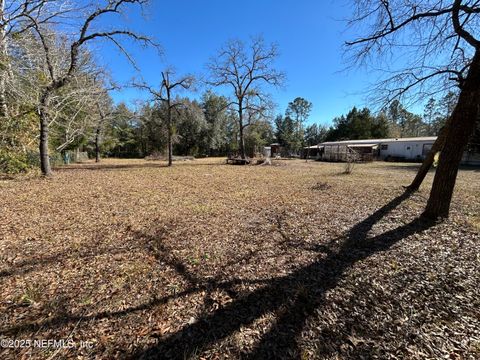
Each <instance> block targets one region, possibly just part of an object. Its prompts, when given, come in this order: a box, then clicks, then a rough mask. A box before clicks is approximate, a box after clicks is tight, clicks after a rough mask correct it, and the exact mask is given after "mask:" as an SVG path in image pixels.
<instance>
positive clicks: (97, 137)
mask: <svg viewBox="0 0 480 360" xmlns="http://www.w3.org/2000/svg"><path fill="white" fill-rule="evenodd" d="M95 162H97V163H98V162H100V128H99V127H98V128H97V130H96V132H95Z"/></svg>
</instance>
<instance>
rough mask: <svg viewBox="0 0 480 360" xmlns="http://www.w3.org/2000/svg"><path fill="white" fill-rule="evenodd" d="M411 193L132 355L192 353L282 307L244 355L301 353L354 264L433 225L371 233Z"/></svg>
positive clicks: (414, 224)
mask: <svg viewBox="0 0 480 360" xmlns="http://www.w3.org/2000/svg"><path fill="white" fill-rule="evenodd" d="M408 197H409V194H407V193H405V194H403V195H401V196H398V197H396V198H395V199H393V200H392V201H391V202H390V203H388V204H387V205H385V206H384V207H382V208H381V209H379V210H377V211H376V212H375V213H374V214H372V215H371V216H369V217H368V218H367V219H365V220H363V221H362V222H360V223H358V224H357V225H355V226H354V227H353V228H351V229H350V231H349V232H348V234H347V235H346V236H344V237H342V238H336V239H332V240H331V241H330V242H329V243H327V244H326V245H319V246H318V247H317V249H316V250H317V251H318V252H319V255H321V256H320V259H319V260H317V261H315V262H313V263H312V264H310V265H307V266H304V267H302V268H300V269H298V270H295V271H293V272H292V273H290V274H288V275H286V276H281V277H277V278H273V279H270V280H269V281H268V282H267V283H266V284H265V286H263V287H261V288H259V289H257V290H254V291H253V292H251V293H248V294H246V295H243V296H240V297H238V298H236V299H235V300H234V301H233V302H231V303H229V304H228V305H226V306H225V307H223V308H220V309H218V310H217V311H215V312H213V313H206V314H203V315H202V316H201V317H200V318H199V319H198V320H197V321H196V322H195V323H193V324H187V325H185V326H184V327H183V328H182V329H181V330H179V331H178V332H177V333H174V334H170V335H168V336H166V337H163V338H161V339H159V341H158V343H157V344H156V345H155V346H151V347H150V348H147V349H143V350H140V351H137V352H135V353H133V354H131V358H132V359H139V358H143V359H149V358H169V359H184V358H190V357H192V356H194V355H195V354H198V353H201V352H202V351H204V350H206V349H207V348H209V347H210V346H212V345H214V344H216V343H217V342H219V341H221V340H223V339H225V338H227V337H229V336H230V335H232V334H233V333H235V332H236V331H237V330H239V329H240V328H242V327H243V326H248V325H251V324H252V323H253V322H255V321H256V320H257V319H259V318H261V317H262V316H263V315H266V314H268V313H271V312H274V313H276V321H275V323H274V324H273V326H272V327H271V328H270V329H269V330H268V331H267V332H266V333H265V334H264V335H263V336H262V337H261V339H260V341H258V342H257V344H256V345H255V346H254V347H253V349H251V351H249V352H248V353H244V354H242V355H243V357H244V358H249V359H250V358H251V359H258V358H265V359H270V358H282V357H284V358H285V357H287V358H292V357H293V358H298V357H300V356H301V353H300V349H299V346H298V338H299V336H300V333H301V331H302V329H303V327H304V325H305V322H306V320H307V319H308V318H309V317H310V316H312V315H313V314H314V312H315V311H316V310H317V309H318V308H320V307H321V306H322V303H323V302H324V296H325V294H326V292H327V291H328V290H330V289H333V288H335V287H336V285H337V284H338V282H339V281H340V280H341V279H342V277H343V276H344V274H345V273H346V272H347V271H348V269H350V268H351V267H352V266H353V265H354V264H355V263H357V262H358V261H361V260H364V259H366V258H368V257H369V256H371V255H373V254H375V253H377V252H381V251H386V250H388V249H389V248H390V247H391V246H392V245H394V244H395V243H397V242H398V241H400V240H401V239H404V238H406V237H408V236H410V235H412V234H415V233H419V232H422V231H424V230H426V229H428V228H429V227H430V226H432V225H433V223H431V222H426V221H424V220H421V219H416V220H414V221H412V222H411V223H409V224H406V225H403V226H401V227H398V228H396V229H394V230H390V231H387V232H385V233H383V234H381V235H377V236H373V237H369V232H370V230H371V229H372V227H373V226H374V225H375V224H376V223H377V222H378V221H380V220H381V219H382V218H383V217H384V216H385V215H387V214H388V213H389V212H391V211H392V210H393V209H394V208H396V207H397V206H399V205H400V204H401V203H402V202H403V201H404V200H406V199H407V198H408ZM179 270H181V269H179ZM194 282H195V281H194Z"/></svg>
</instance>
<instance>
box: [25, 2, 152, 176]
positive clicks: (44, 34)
mask: <svg viewBox="0 0 480 360" xmlns="http://www.w3.org/2000/svg"><path fill="white" fill-rule="evenodd" d="M143 3H145V1H144V0H103V1H95V2H91V3H88V4H86V5H85V4H82V6H81V8H82V9H86V10H85V13H86V15H85V17H81V18H80V20H78V19H75V20H76V21H74V22H75V24H74V25H73V27H74V30H75V35H73V36H69V35H65V36H63V41H64V42H65V43H68V46H65V47H66V48H67V49H68V50H67V54H65V55H66V56H61V57H60V58H58V57H56V56H55V55H56V54H55V53H54V51H53V49H54V44H55V42H56V41H57V40H56V39H57V37H56V36H55V35H53V36H52V32H51V31H50V30H49V29H48V28H47V27H44V26H43V23H41V22H39V21H38V20H37V18H35V17H34V16H31V15H28V16H27V18H28V20H29V21H30V22H31V24H32V28H33V30H34V32H35V34H36V36H37V37H38V39H39V41H40V43H41V46H42V50H43V56H44V59H45V64H46V68H47V70H48V78H47V81H46V84H45V85H44V86H43V88H42V90H41V94H40V98H39V103H38V113H39V117H40V146H39V148H40V163H41V170H42V174H43V175H45V176H49V175H51V174H52V170H51V166H50V158H49V149H48V144H49V125H50V116H51V114H50V105H51V100H52V96H53V94H54V93H55V92H56V91H58V90H60V89H62V88H63V87H64V86H66V85H68V84H69V83H70V82H71V81H72V80H73V79H74V77H75V75H76V73H77V71H78V69H79V66H80V65H81V63H80V60H81V56H82V52H83V50H84V49H85V46H86V44H88V43H90V42H92V41H94V40H98V39H106V40H109V41H111V42H112V43H113V44H114V45H116V46H117V47H118V48H119V49H120V51H122V52H123V53H126V51H125V47H124V46H122V45H121V43H120V42H119V41H120V39H119V37H127V38H129V39H133V40H135V41H140V42H142V43H143V44H145V45H146V44H151V41H150V39H148V38H147V37H145V36H141V35H138V34H136V33H134V32H131V31H129V30H124V29H115V28H113V29H109V30H105V31H100V30H99V27H98V26H99V23H100V21H101V19H103V18H104V17H106V16H108V15H119V14H122V11H123V10H124V7H125V6H132V5H142V4H143ZM79 13H80V14H81V13H84V12H80V11H79ZM65 26H66V25H65ZM92 28H96V30H92ZM65 31H66V30H65ZM127 57H128V59H131V57H130V56H128V54H127ZM59 59H60V60H61V61H58V60H59Z"/></svg>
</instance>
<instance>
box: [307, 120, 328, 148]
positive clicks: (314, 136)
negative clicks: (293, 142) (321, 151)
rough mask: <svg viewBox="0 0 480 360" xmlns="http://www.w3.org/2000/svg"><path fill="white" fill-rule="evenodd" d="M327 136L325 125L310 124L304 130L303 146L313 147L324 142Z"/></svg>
mask: <svg viewBox="0 0 480 360" xmlns="http://www.w3.org/2000/svg"><path fill="white" fill-rule="evenodd" d="M327 134H328V128H327V127H326V126H325V125H317V124H312V125H310V126H307V127H306V128H305V138H304V141H305V144H306V145H307V146H313V145H317V144H320V143H321V142H324V141H325V139H326V137H327Z"/></svg>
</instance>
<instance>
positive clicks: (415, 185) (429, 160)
mask: <svg viewBox="0 0 480 360" xmlns="http://www.w3.org/2000/svg"><path fill="white" fill-rule="evenodd" d="M451 119H452V118H451V117H449V118H448V119H447V122H446V124H445V126H444V127H443V128H442V129H441V130H440V133H439V134H438V137H437V140H435V142H434V143H433V146H432V148H431V149H430V151H429V153H428V154H427V156H426V157H425V159H424V160H423V163H422V166H421V167H420V169H418V172H417V175H416V176H415V179H413V181H412V183H411V184H410V185H409V186H407V187H406V190H407V191H410V192H414V191H417V190H418V189H419V188H420V185H422V182H423V180H424V179H425V177H426V176H427V174H428V171H429V170H430V168H431V167H432V165H433V161H434V160H435V155H436V154H437V153H438V152H440V151H442V149H443V147H444V146H445V139H446V136H447V132H448V128H449V127H450V123H451Z"/></svg>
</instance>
